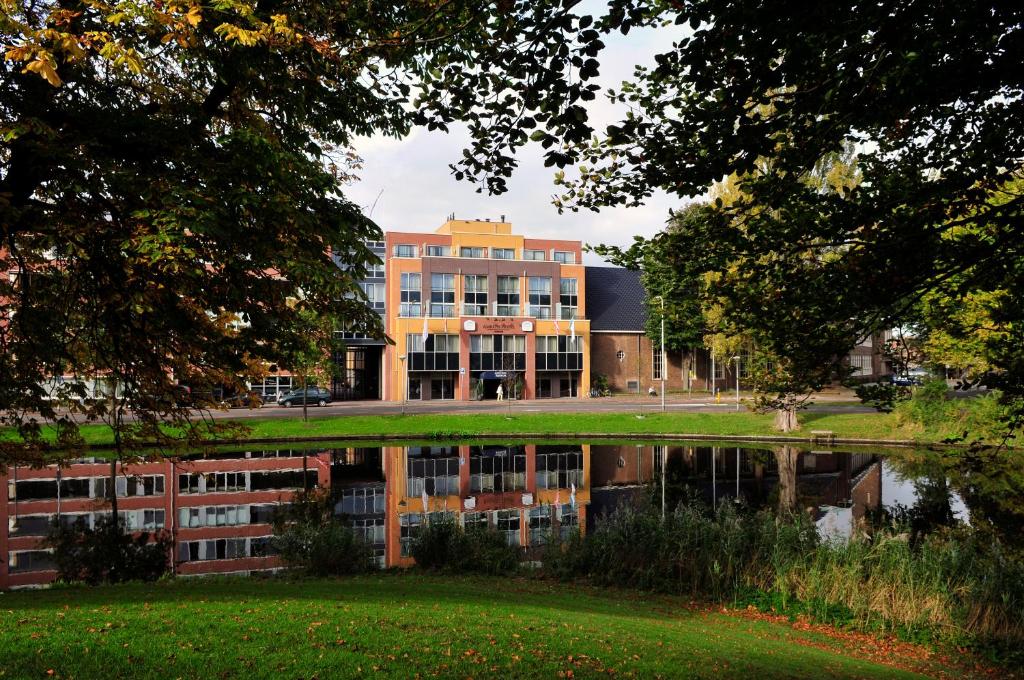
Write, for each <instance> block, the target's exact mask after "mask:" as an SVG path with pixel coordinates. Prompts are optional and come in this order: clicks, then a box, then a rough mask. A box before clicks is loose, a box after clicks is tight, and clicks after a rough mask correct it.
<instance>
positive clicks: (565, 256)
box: [555, 250, 576, 264]
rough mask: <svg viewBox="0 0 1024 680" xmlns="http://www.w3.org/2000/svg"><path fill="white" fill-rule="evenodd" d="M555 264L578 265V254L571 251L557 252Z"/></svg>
mask: <svg viewBox="0 0 1024 680" xmlns="http://www.w3.org/2000/svg"><path fill="white" fill-rule="evenodd" d="M555 262H561V263H562V264H576V253H574V252H572V251H571V250H556V251H555Z"/></svg>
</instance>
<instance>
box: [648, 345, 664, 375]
mask: <svg viewBox="0 0 1024 680" xmlns="http://www.w3.org/2000/svg"><path fill="white" fill-rule="evenodd" d="M664 358H665V357H664V355H663V354H662V353H661V348H660V347H652V348H651V378H653V379H654V380H661V377H662V376H663V375H664V374H665V371H664V368H665V367H664V365H663V361H662V360H663V359H664Z"/></svg>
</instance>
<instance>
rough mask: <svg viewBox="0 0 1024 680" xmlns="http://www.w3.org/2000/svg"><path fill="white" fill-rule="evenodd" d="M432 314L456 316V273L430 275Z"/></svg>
mask: <svg viewBox="0 0 1024 680" xmlns="http://www.w3.org/2000/svg"><path fill="white" fill-rule="evenodd" d="M430 316H444V317H453V316H455V274H431V275H430Z"/></svg>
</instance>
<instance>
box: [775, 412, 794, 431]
mask: <svg viewBox="0 0 1024 680" xmlns="http://www.w3.org/2000/svg"><path fill="white" fill-rule="evenodd" d="M775 429H776V430H778V431H779V432H792V431H793V430H798V429H800V423H799V421H798V420H797V417H796V409H795V408H791V407H783V408H780V409H778V410H776V411H775Z"/></svg>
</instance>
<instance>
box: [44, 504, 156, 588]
mask: <svg viewBox="0 0 1024 680" xmlns="http://www.w3.org/2000/svg"><path fill="white" fill-rule="evenodd" d="M43 545H44V547H47V548H50V549H52V550H53V561H54V563H55V564H56V566H57V578H58V579H59V580H61V581H68V582H77V581H80V582H83V583H88V584H89V585H97V584H100V583H120V582H122V581H155V580H157V579H159V578H160V577H162V576H164V575H165V574H167V573H169V572H170V566H171V564H170V559H171V550H172V548H173V547H174V539H173V537H172V536H171V534H170V533H168V532H166V531H160V532H157V533H152V534H151V533H149V532H145V531H144V532H141V533H139V534H138V535H134V536H133V535H132V534H131V533H127V532H125V531H124V526H123V524H120V523H117V522H115V521H114V519H113V518H112V517H111V516H110V515H103V516H101V517H99V518H97V519H96V522H95V524H94V526H93V527H88V526H86V524H85V521H84V520H83V519H81V518H79V519H77V520H75V521H74V522H72V523H70V524H69V523H65V522H58V521H54V523H53V524H52V525H51V527H50V531H49V533H48V534H47V535H46V537H45V538H44V539H43Z"/></svg>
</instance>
